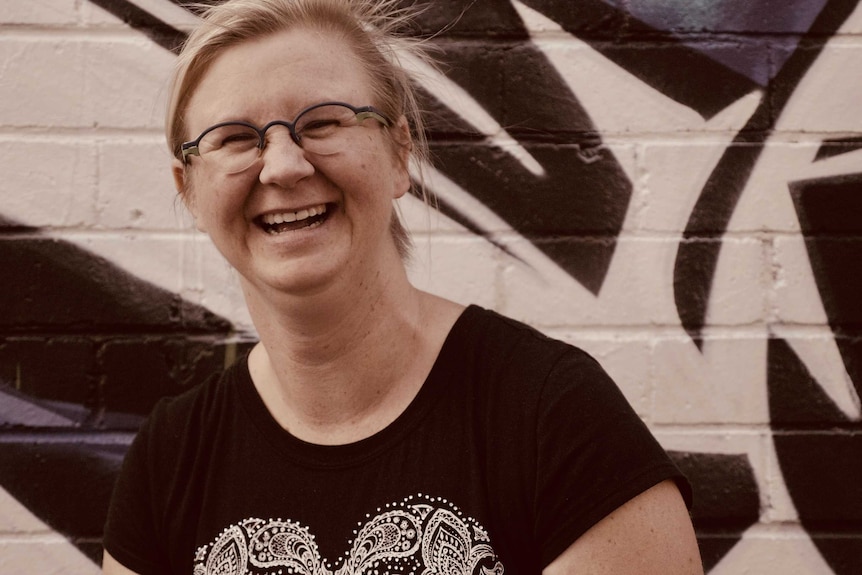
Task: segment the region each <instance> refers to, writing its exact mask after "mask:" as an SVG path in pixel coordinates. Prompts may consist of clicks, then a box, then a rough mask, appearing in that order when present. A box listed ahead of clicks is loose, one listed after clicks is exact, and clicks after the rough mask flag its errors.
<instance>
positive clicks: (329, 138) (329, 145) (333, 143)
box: [294, 104, 358, 154]
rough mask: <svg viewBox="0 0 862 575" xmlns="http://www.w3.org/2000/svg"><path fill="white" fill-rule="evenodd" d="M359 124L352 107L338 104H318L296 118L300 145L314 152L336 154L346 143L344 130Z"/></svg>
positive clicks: (296, 129)
mask: <svg viewBox="0 0 862 575" xmlns="http://www.w3.org/2000/svg"><path fill="white" fill-rule="evenodd" d="M357 124H358V121H357V119H356V114H355V113H354V112H353V110H351V109H350V108H347V107H345V106H339V105H337V104H327V105H324V106H316V107H314V108H311V109H309V110H306V111H305V112H303V113H302V114H300V115H299V117H298V118H297V119H296V124H295V127H294V130H295V131H296V136H297V138H298V139H299V145H300V146H302V148H303V149H304V150H307V151H309V152H311V153H313V154H334V153H337V152H340V151H341V150H342V149H343V148H344V145H345V140H344V131H343V130H341V128H349V127H351V126H355V125H357Z"/></svg>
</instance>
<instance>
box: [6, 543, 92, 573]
mask: <svg viewBox="0 0 862 575" xmlns="http://www.w3.org/2000/svg"><path fill="white" fill-rule="evenodd" d="M100 571H101V570H100V569H99V567H98V566H97V565H96V564H95V563H93V562H92V561H90V560H89V559H88V558H87V557H86V556H84V555H83V554H82V553H81V552H80V551H78V549H76V548H75V547H74V546H73V545H72V544H71V543H69V542H68V541H66V540H65V539H63V538H62V537H60V536H59V535H55V536H53V537H52V538H51V539H35V540H13V541H8V540H2V539H0V573H2V574H3V575H19V574H23V573H38V574H39V575H98V574H99V573H100Z"/></svg>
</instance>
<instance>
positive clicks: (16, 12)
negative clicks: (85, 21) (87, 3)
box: [0, 0, 80, 26]
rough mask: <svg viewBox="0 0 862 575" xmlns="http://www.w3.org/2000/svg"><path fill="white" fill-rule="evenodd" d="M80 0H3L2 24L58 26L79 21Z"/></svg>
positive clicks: (0, 14) (0, 16) (0, 17)
mask: <svg viewBox="0 0 862 575" xmlns="http://www.w3.org/2000/svg"><path fill="white" fill-rule="evenodd" d="M79 3H80V2H79V1H78V0H51V1H50V2H34V1H33V0H3V10H2V11H0V23H3V24H7V23H8V24H19V25H20V24H29V25H43V26H44V25H47V26H56V25H63V24H74V23H75V22H77V20H78V4H79Z"/></svg>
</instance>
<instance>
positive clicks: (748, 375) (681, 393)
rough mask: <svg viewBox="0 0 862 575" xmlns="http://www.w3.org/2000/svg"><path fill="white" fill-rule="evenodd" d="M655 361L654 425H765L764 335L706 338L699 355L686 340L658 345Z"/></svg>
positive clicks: (658, 342)
mask: <svg viewBox="0 0 862 575" xmlns="http://www.w3.org/2000/svg"><path fill="white" fill-rule="evenodd" d="M653 361H654V362H655V364H654V367H653V370H654V374H655V378H656V380H655V383H654V385H655V395H654V401H655V404H654V407H653V414H654V419H653V422H654V423H656V424H680V425H702V424H723V425H728V424H731V425H732V424H739V425H746V424H749V425H751V424H759V425H766V424H768V422H769V409H768V403H767V395H766V333H763V334H762V335H760V336H757V335H756V334H751V335H750V336H748V337H710V336H709V335H707V337H706V338H705V340H704V343H703V352H701V351H699V350H698V349H697V348H696V347H695V345H694V343H693V342H692V341H691V339H689V338H686V337H681V338H673V339H671V338H668V339H662V340H659V341H657V342H656V345H655V351H654V355H653Z"/></svg>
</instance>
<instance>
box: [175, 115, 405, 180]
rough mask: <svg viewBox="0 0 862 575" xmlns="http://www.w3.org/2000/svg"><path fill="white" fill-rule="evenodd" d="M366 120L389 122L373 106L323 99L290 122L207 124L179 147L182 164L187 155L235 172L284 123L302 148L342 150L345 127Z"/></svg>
mask: <svg viewBox="0 0 862 575" xmlns="http://www.w3.org/2000/svg"><path fill="white" fill-rule="evenodd" d="M368 119H374V120H377V121H378V122H380V123H381V124H383V125H384V126H386V127H387V128H388V127H389V126H391V125H392V121H391V120H390V119H389V118H387V117H386V115H385V114H383V112H381V111H380V110H378V109H376V108H374V107H373V106H362V107H360V108H357V107H354V106H351V105H350V104H345V103H344V102H323V103H322V104H315V105H314V106H309V107H308V108H306V109H304V110H303V111H301V112H300V113H299V114H298V115H297V116H296V119H295V120H294V121H293V122H289V121H287V120H274V121H272V122H270V123H268V124H267V125H266V126H264V127H263V128H258V127H257V126H255V125H254V124H250V123H248V122H239V121H237V122H222V123H220V124H216V125H215V126H210V127H209V128H207V129H206V130H204V131H203V132H201V135H200V136H198V137H197V139H196V140H193V141H191V142H186V143H184V144H183V145H182V146H181V148H180V149H181V151H182V155H183V163H184V164H188V162H189V156H200V158H201V159H202V160H204V161H205V162H206V163H207V164H209V165H213V166H217V167H218V169H219V170H220V171H222V172H225V173H228V174H235V173H237V172H241V171H243V170H246V169H248V168H250V167H251V165H252V164H254V163H255V161H257V159H258V158H259V157H260V156H261V154H262V153H263V149H264V148H265V147H266V131H267V130H269V129H270V128H272V127H273V126H284V127H285V128H287V129H288V131H290V137H291V138H292V139H293V141H294V142H296V144H297V145H298V146H299V147H300V148H302V149H303V150H305V151H307V152H310V153H312V154H318V155H329V154H336V153H338V152H341V151H343V150H344V149H345V148H346V147H347V144H348V142H349V139H348V138H346V137H345V136H346V134H347V130H346V129H345V128H353V127H355V126H358V125H359V124H360V123H362V122H364V121H365V120H368Z"/></svg>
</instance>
